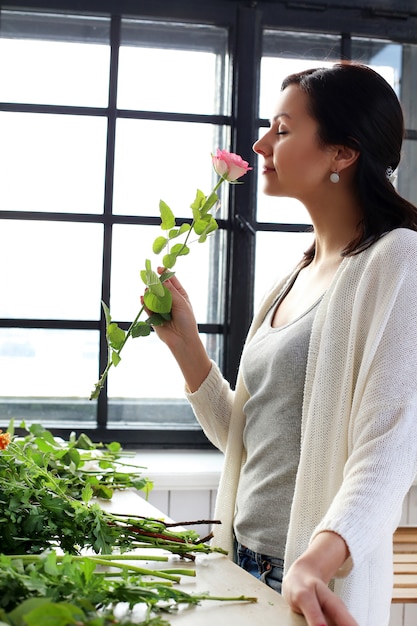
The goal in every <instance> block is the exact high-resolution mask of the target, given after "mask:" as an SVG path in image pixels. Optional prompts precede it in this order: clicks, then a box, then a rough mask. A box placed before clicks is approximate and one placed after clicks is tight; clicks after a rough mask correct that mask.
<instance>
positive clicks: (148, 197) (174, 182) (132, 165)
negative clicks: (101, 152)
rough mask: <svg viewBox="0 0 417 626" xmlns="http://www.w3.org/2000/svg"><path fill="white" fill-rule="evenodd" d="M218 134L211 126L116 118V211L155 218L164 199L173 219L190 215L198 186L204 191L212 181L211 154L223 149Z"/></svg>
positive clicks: (207, 189)
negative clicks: (218, 148)
mask: <svg viewBox="0 0 417 626" xmlns="http://www.w3.org/2000/svg"><path fill="white" fill-rule="evenodd" d="M222 136H223V134H222V130H221V129H220V128H219V127H216V126H212V125H211V124H192V123H188V124H187V123H181V122H161V121H151V120H128V119H119V120H118V122H117V130H116V157H115V180H114V196H113V198H114V200H113V211H114V213H115V214H124V215H143V216H155V215H157V216H158V215H159V201H160V200H161V199H162V200H164V201H165V202H166V203H167V204H168V205H169V206H170V207H171V208H172V210H173V212H174V214H175V216H176V217H180V216H181V217H191V215H192V213H191V209H190V204H191V203H192V202H193V200H194V198H195V194H196V189H197V188H199V189H201V190H202V191H203V192H204V193H205V194H208V193H209V192H210V191H211V189H212V187H213V184H214V182H215V179H214V172H213V168H212V165H211V154H212V153H213V151H215V149H216V148H217V147H225V145H226V144H225V143H224V142H222V141H221V137H222ZM222 143H223V145H221V144H222ZM224 195H226V194H224ZM223 203H224V202H223ZM222 213H224V209H223V212H222Z"/></svg>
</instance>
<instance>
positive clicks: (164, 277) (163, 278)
mask: <svg viewBox="0 0 417 626" xmlns="http://www.w3.org/2000/svg"><path fill="white" fill-rule="evenodd" d="M173 276H175V272H169V271H165V272H163V273H162V274H161V275H160V277H159V280H160V281H161V283H164V282H165V281H166V280H169V279H170V278H172V277H173Z"/></svg>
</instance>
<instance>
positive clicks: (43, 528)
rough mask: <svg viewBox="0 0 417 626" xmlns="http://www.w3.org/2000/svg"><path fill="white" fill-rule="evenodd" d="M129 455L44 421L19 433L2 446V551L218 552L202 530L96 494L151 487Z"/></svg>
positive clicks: (112, 446) (30, 552)
mask: <svg viewBox="0 0 417 626" xmlns="http://www.w3.org/2000/svg"><path fill="white" fill-rule="evenodd" d="M78 443H80V445H82V446H83V447H84V448H83V449H82V448H78V447H77V446H78ZM122 456H123V455H122V450H121V446H120V444H118V443H113V444H110V446H107V447H106V446H101V445H100V444H93V443H92V442H91V441H90V440H89V438H88V437H87V435H85V434H83V435H82V436H80V437H79V438H76V436H75V435H73V436H72V437H71V439H70V441H69V442H62V441H60V440H58V439H55V438H54V437H53V436H52V434H51V433H50V432H49V431H47V430H45V429H44V428H43V427H42V426H40V425H34V426H31V427H30V430H29V433H28V434H27V435H26V436H24V437H22V438H16V437H15V438H14V439H13V440H12V442H11V443H10V445H9V446H8V447H7V448H6V449H5V450H2V451H0V537H1V539H2V540H1V551H2V553H4V554H21V553H23V552H24V553H28V554H39V553H41V552H42V551H44V550H46V549H48V548H51V547H59V548H61V549H62V550H65V551H66V552H69V553H71V554H77V553H79V552H80V550H81V549H83V548H90V549H92V550H93V551H94V552H95V553H97V554H109V553H110V552H112V550H114V549H115V548H117V549H118V550H120V551H121V552H125V551H127V550H133V549H134V548H137V547H149V546H152V545H154V546H155V545H156V546H158V547H161V546H163V547H164V548H165V549H167V550H169V551H171V552H174V553H176V554H180V555H182V556H189V555H190V554H191V553H192V552H203V553H207V552H211V551H212V549H211V548H210V547H209V546H208V545H207V544H205V543H203V542H201V541H200V538H199V537H198V534H197V533H195V531H191V530H187V531H182V532H173V531H171V530H169V529H168V528H167V525H166V524H165V523H164V522H162V521H159V520H150V519H147V518H145V519H143V518H141V517H135V516H117V515H113V514H110V513H107V512H106V511H104V510H103V509H102V508H101V507H100V506H99V505H98V504H97V503H94V504H92V503H91V502H90V500H91V497H92V496H93V495H94V496H96V497H99V498H106V499H109V498H111V497H112V495H113V493H114V490H115V489H125V488H138V489H145V490H147V489H149V488H150V487H151V484H150V483H149V481H147V480H146V479H144V478H143V477H142V476H141V475H140V473H139V472H138V469H140V468H138V467H137V466H133V465H131V464H128V463H127V462H126V460H122Z"/></svg>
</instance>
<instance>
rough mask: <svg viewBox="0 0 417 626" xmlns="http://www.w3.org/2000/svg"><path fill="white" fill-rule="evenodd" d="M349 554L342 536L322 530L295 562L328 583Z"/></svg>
mask: <svg viewBox="0 0 417 626" xmlns="http://www.w3.org/2000/svg"><path fill="white" fill-rule="evenodd" d="M349 556H350V553H349V549H348V547H347V545H346V542H345V540H344V539H343V537H341V536H340V535H338V534H337V533H335V532H332V531H322V532H320V533H318V534H317V535H316V536H315V537H314V539H313V541H312V542H311V543H310V545H309V547H308V548H307V550H306V551H305V552H304V554H302V555H301V556H300V558H299V559H297V561H296V564H297V566H301V567H304V568H307V569H308V570H309V571H310V572H315V573H316V575H317V576H318V577H319V578H320V579H321V580H323V581H324V582H325V583H326V584H328V583H329V581H330V580H331V579H332V578H333V577H334V576H335V575H336V573H337V571H338V570H339V569H340V568H341V567H342V565H343V564H344V563H345V562H346V560H347V559H348V558H349Z"/></svg>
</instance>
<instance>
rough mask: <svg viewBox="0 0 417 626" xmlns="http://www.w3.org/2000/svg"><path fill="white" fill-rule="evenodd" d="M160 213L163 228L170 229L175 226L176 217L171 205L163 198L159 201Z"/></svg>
mask: <svg viewBox="0 0 417 626" xmlns="http://www.w3.org/2000/svg"><path fill="white" fill-rule="evenodd" d="M159 213H160V215H161V228H162V230H170V229H171V228H174V226H175V217H174V214H173V212H172V211H171V209H170V208H169V206H168V205H167V203H166V202H164V201H163V200H160V202H159Z"/></svg>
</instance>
